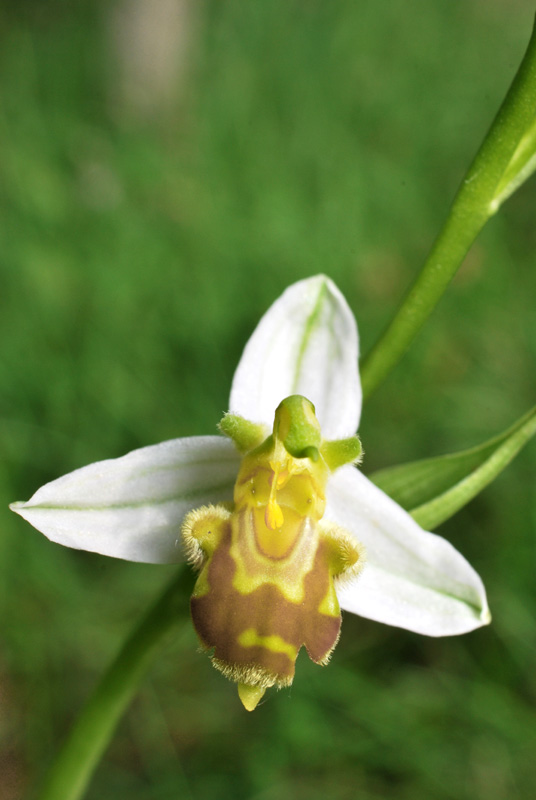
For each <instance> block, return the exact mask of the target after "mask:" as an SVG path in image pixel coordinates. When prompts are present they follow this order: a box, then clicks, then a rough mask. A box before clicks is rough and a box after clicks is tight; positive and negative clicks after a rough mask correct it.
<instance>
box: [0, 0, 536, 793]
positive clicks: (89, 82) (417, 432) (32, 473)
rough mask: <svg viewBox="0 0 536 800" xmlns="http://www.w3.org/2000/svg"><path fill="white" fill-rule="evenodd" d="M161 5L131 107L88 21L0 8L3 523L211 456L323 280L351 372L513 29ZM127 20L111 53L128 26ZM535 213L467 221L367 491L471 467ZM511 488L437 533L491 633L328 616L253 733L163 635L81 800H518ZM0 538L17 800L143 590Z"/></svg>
mask: <svg viewBox="0 0 536 800" xmlns="http://www.w3.org/2000/svg"><path fill="white" fill-rule="evenodd" d="M168 5H169V7H170V8H171V6H172V4H168ZM188 9H189V11H190V14H189V15H188V16H186V17H185V18H184V20H183V24H184V25H187V28H186V33H187V36H186V40H187V43H188V46H187V48H186V52H185V56H184V64H185V69H184V70H183V72H182V74H181V76H180V79H179V77H177V80H176V81H175V82H174V83H173V85H172V89H171V90H168V91H167V92H166V91H164V92H162V93H159V92H158V91H157V90H156V89H155V88H154V87H153V89H151V84H150V82H149V88H148V89H146V91H145V93H144V94H143V93H142V96H141V98H140V97H138V98H137V99H135V98H134V99H133V97H132V96H131V94H129V91H131V90H132V86H133V85H134V88H139V85H138V84H139V83H140V81H141V78H139V77H137V78H136V77H134V78H133V77H132V75H130V78H129V73H128V69H127V67H125V56H123V58H121V55H120V51H119V50H118V45H117V19H116V18H115V17H114V16H113V11H114V7H113V6H112V4H109V3H105V2H100V3H99V2H82V1H81V0H79V1H78V2H63V1H62V0H50V2H45V3H43V2H31V0H25V2H22V3H15V2H9V1H6V2H4V3H3V5H2V9H1V10H0V64H1V73H2V78H1V81H2V86H1V95H2V107H1V110H0V148H1V149H0V153H1V155H0V170H1V173H0V203H1V207H2V208H1V211H2V213H1V222H0V226H1V227H0V244H1V247H0V270H1V271H0V281H1V292H0V307H1V310H0V342H1V345H0V385H1V393H0V443H1V449H2V458H1V461H0V497H1V499H2V503H1V505H0V507H1V508H3V509H6V506H7V503H8V502H10V501H12V500H15V499H25V498H27V497H29V496H30V495H31V494H32V493H33V492H34V491H35V489H36V488H37V487H38V486H39V485H41V484H42V483H44V482H45V481H48V480H51V479H52V478H54V477H57V476H58V475H60V474H63V473H64V472H67V471H69V470H71V469H74V468H76V467H78V466H82V465H84V464H86V463H89V462H91V461H94V460H98V459H103V458H110V457H114V456H119V455H121V454H123V453H124V452H126V451H128V450H129V449H132V448H134V447H139V446H143V445H147V444H152V443H154V442H158V441H160V440H163V439H166V438H173V437H176V436H184V435H195V434H200V433H210V432H211V431H214V428H215V424H216V422H217V421H218V420H219V419H220V417H221V415H222V412H223V411H224V410H226V408H227V398H228V392H229V388H230V382H231V378H232V374H233V370H234V367H235V365H236V363H237V361H238V358H239V356H240V352H241V349H242V347H243V345H244V344H245V341H246V339H247V337H248V336H249V334H250V333H251V331H252V330H253V328H254V326H255V323H256V321H257V320H258V318H259V317H260V315H261V314H262V313H263V312H264V311H265V310H266V308H267V307H268V305H269V304H270V303H271V302H272V301H273V300H274V299H275V298H276V297H277V296H278V295H279V294H280V293H281V291H282V290H283V288H284V287H285V286H286V285H288V284H289V283H291V282H293V281H295V280H298V279H299V278H302V277H305V276H308V275H312V274H315V273H317V272H325V273H327V274H329V275H330V276H331V277H332V278H333V279H334V280H335V281H336V282H337V284H338V285H339V286H340V288H341V289H342V290H343V292H344V293H345V295H346V297H347V298H348V301H349V302H350V305H351V306H352V308H353V310H354V311H355V314H356V317H357V319H358V322H359V326H360V334H361V341H362V350H363V351H366V350H367V349H368V347H370V346H371V344H372V343H373V342H374V340H375V337H376V336H377V335H378V334H379V332H380V330H381V329H382V327H383V325H384V324H385V323H386V321H387V320H388V319H389V317H390V315H391V314H392V312H393V309H394V308H395V306H396V303H397V302H398V300H399V298H400V296H401V294H402V293H403V291H404V289H405V287H406V286H407V285H408V283H409V281H410V280H411V279H412V277H413V276H414V275H415V274H416V271H417V269H418V268H419V266H420V264H421V263H422V261H423V259H424V257H425V255H426V252H427V250H428V248H429V247H430V244H431V242H432V240H433V237H434V235H435V233H436V232H437V230H438V227H439V225H440V224H441V221H442V220H443V218H444V216H445V214H446V211H447V208H448V204H449V202H450V199H451V198H452V196H453V194H454V192H455V190H456V187H457V185H458V183H459V181H460V180H461V178H462V175H463V172H464V170H465V168H466V167H467V165H468V163H469V161H470V159H471V158H472V156H473V154H474V152H475V150H476V147H477V146H478V144H479V142H480V140H481V138H482V136H483V135H484V133H485V131H486V128H487V126H488V125H489V123H490V121H491V119H492V117H493V115H494V113H495V111H496V110H497V108H498V105H499V103H500V102H501V100H502V98H503V96H504V93H505V91H506V88H507V86H508V84H509V82H510V80H511V78H512V77H513V74H514V72H515V70H516V67H517V64H518V63H519V61H520V59H521V56H522V53H523V51H524V47H525V45H526V42H527V41H528V36H529V31H530V26H531V23H532V14H533V11H534V9H533V4H532V3H531V2H528V0H463V2H462V0H435V2H429V0H390V2H385V3H381V4H379V3H375V2H371V0H362V1H361V2H355V0H353V1H350V0H346V1H345V0H330V1H329V2H328V0H308V2H302V1H301V0H285V1H283V0H266V1H265V2H256V1H255V0H254V1H253V2H249V3H245V2H238V1H237V0H230V2H225V3H222V2H220V0H204V2H200V3H196V2H193V1H192V3H191V5H190V6H189V7H188V6H187V4H186V3H184V5H183V6H182V12H181V13H184V12H185V11H188ZM122 13H123V16H122V17H121V18H120V23H119V26H120V27H119V29H120V30H123V31H125V30H126V33H127V38H128V31H129V28H128V24H129V20H130V19H132V17H133V16H134V15H135V3H131V4H130V6H129V4H128V3H126V1H125V0H123V1H122ZM114 19H115V20H116V21H115V24H116V29H115V30H116V34H115V38H114V36H113V35H112V34H111V33H110V31H111V29H112V27H113V20H114ZM181 19H182V17H181ZM170 27H172V26H170ZM165 28H166V26H165V25H164V28H163V31H165ZM183 44H184V43H183ZM162 46H163V45H162ZM182 49H183V45H181V46H179V42H177V45H176V53H179V52H182ZM157 50H158V48H157ZM171 52H172V54H174V53H175V51H174V50H173V48H172V50H171ZM131 55H132V54H131ZM136 55H137V54H136V51H135V48H134V63H136V62H137V60H138V59H136ZM140 60H141V56H140ZM178 67H179V65H178V64H177V66H176V70H177V73H176V74H177V76H178V74H179V73H178ZM171 74H172V75H173V74H175V73H174V72H173V69H172V70H171ZM535 201H536V184H535V182H534V180H533V181H532V183H529V184H527V185H526V186H525V187H523V188H522V189H521V190H520V191H519V192H518V194H517V195H516V196H514V197H513V198H512V199H511V200H510V201H508V203H507V204H506V205H505V207H504V208H503V210H501V212H500V214H499V216H498V217H497V218H496V219H494V220H492V221H491V222H490V223H489V225H488V227H487V229H486V230H485V231H484V233H483V234H482V235H481V237H480V238H479V240H478V242H477V243H476V244H475V246H474V248H473V250H472V251H471V253H470V254H469V256H468V258H467V260H466V262H465V264H464V266H463V267H462V269H461V271H460V273H459V275H458V277H457V278H456V280H455V281H454V283H453V285H452V287H451V288H450V290H449V292H448V293H447V294H446V296H445V297H444V299H443V301H442V303H441V305H440V307H439V309H438V310H437V312H436V313H435V315H434V317H433V318H432V320H431V322H430V323H429V324H428V326H427V327H426V329H425V330H424V332H423V333H422V335H421V336H420V337H419V339H418V341H417V342H416V344H415V345H414V346H413V348H412V350H411V352H410V353H409V354H408V356H407V357H406V358H405V360H404V361H403V363H402V364H401V365H399V366H398V367H397V369H396V370H395V371H394V372H393V373H392V374H391V375H390V376H389V378H388V380H387V381H386V382H385V384H384V385H383V386H382V387H381V389H380V390H379V391H378V392H377V394H375V395H374V397H373V398H372V399H371V400H370V401H369V403H368V404H367V406H366V408H365V411H364V417H363V424H362V428H361V434H362V438H363V441H364V446H365V450H366V454H367V457H366V461H365V470H366V471H371V470H373V469H376V468H379V467H383V466H388V465H392V464H395V463H399V462H403V461H407V460H411V459H414V458H418V457H425V456H431V455H435V454H439V453H442V452H449V451H452V450H455V449H459V448H462V447H469V446H472V445H474V444H478V443H479V442H481V441H483V440H484V439H486V438H488V437H489V436H491V435H493V434H494V433H496V432H499V431H500V430H502V429H504V428H505V427H507V426H508V425H509V424H510V423H511V422H513V421H514V420H515V419H516V418H517V417H519V416H520V415H521V414H522V413H523V412H524V411H525V410H526V409H527V408H528V407H529V406H530V405H532V404H533V402H534V394H535V389H536V380H535V370H534V361H535V356H536V330H535V326H534V298H535V288H536V286H535V284H536V277H535V274H536V273H535V270H534V253H535V249H536V226H535V224H534V208H535ZM535 468H536V451H535V448H534V446H532V447H529V448H527V450H526V451H524V452H523V453H522V454H521V455H520V456H519V457H518V459H517V460H516V461H515V462H514V463H513V464H512V465H511V466H510V467H509V469H508V470H507V472H506V473H505V474H504V475H503V476H501V478H500V479H498V480H497V481H496V483H495V484H493V485H492V486H491V487H490V488H488V489H487V490H486V491H485V492H484V493H483V494H482V495H481V496H479V497H478V498H477V499H476V500H475V501H473V503H471V504H470V506H469V507H467V508H466V509H465V510H464V511H463V512H461V513H460V514H458V515H457V516H456V517H455V518H454V519H453V520H451V521H449V522H448V523H447V524H445V525H443V526H442V528H441V530H440V532H441V533H442V534H443V535H445V536H446V537H447V538H449V539H450V540H451V541H452V542H453V543H454V544H455V545H456V546H457V547H458V548H459V549H460V550H461V551H462V552H463V553H464V554H465V555H466V556H467V557H468V558H469V559H470V560H471V562H472V563H473V564H474V565H475V567H476V568H477V570H478V571H479V572H480V574H481V575H482V576H483V579H484V581H485V583H486V586H487V588H488V593H489V600H490V606H491V608H492V612H493V614H494V622H493V624H492V625H491V626H490V627H488V628H486V629H485V630H479V631H477V632H475V633H472V634H469V635H467V636H465V637H460V638H458V639H444V640H441V639H440V640H433V639H426V638H423V637H419V636H417V635H414V634H412V633H408V632H405V631H399V630H394V629H390V628H387V627H384V626H382V625H379V624H375V623H371V622H369V621H367V620H362V619H358V618H355V617H351V616H350V615H347V616H346V617H345V620H344V626H343V636H342V639H341V642H340V644H339V646H338V648H337V650H336V653H335V655H334V658H333V661H332V664H331V665H330V666H329V668H326V669H320V668H318V667H316V666H314V665H312V664H310V663H308V662H307V659H306V658H305V657H304V656H302V657H300V659H299V662H298V675H297V678H296V681H295V684H294V686H293V687H292V689H291V690H288V691H287V690H285V691H283V692H280V693H279V694H277V695H276V694H275V693H272V695H271V696H270V697H269V699H268V700H267V701H266V702H265V703H264V704H263V705H262V706H261V707H260V708H259V709H258V710H257V711H256V712H255V713H254V714H251V715H250V714H246V713H245V712H244V711H243V709H242V707H241V706H240V704H239V702H238V700H237V698H236V694H235V690H234V688H233V687H232V686H231V685H230V684H228V683H227V682H226V681H225V680H224V679H223V678H222V677H221V676H220V675H219V674H217V673H216V672H215V671H214V670H213V669H212V668H211V666H210V663H209V661H208V659H207V658H206V657H205V656H203V655H201V654H199V653H197V651H196V642H195V637H194V634H193V632H192V631H191V629H190V626H189V623H188V620H187V618H186V617H185V619H183V620H178V621H177V631H176V633H175V634H174V635H173V636H172V637H170V640H169V641H168V642H167V644H166V646H165V647H164V648H163V650H162V655H161V658H160V659H159V660H158V661H157V662H156V663H155V665H154V668H153V670H152V672H151V674H150V676H149V678H148V679H147V680H146V681H145V683H144V684H143V687H142V689H141V691H140V693H139V695H138V696H137V698H136V700H135V702H134V703H133V705H132V707H131V709H130V710H129V712H128V713H127V715H126V717H125V719H124V720H123V722H122V723H121V725H120V728H119V730H118V733H117V735H116V737H115V739H114V741H113V743H112V745H111V747H110V749H109V751H108V752H107V755H106V758H105V760H104V761H103V763H102V764H101V766H100V768H99V770H98V772H97V774H96V776H95V779H94V781H93V783H92V785H91V788H90V791H89V793H88V795H87V796H88V798H89V800H92V799H93V800H97V798H99V800H112V799H114V798H117V797H128V798H131V799H132V800H171V798H173V799H174V800H175V798H179V797H180V798H186V800H212V799H213V798H226V797H233V798H238V800H241V799H242V798H248V799H249V800H272V798H273V799H274V800H275V798H277V800H300V799H301V798H307V799H308V800H314V799H315V798H324V797H330V798H334V800H346V798H355V797H359V798H360V800H369V798H370V799H372V798H374V799H376V798H378V799H379V798H382V799H383V798H386V799H387V798H389V799H391V798H393V800H394V799H395V798H396V800H405V799H406V798H408V800H409V798H411V800H421V798H422V800H448V799H450V798H452V800H454V799H455V800H464V799H465V798H471V800H476V798H485V800H500V799H501V798H527V799H528V798H530V797H532V796H533V790H534V785H536V762H535V760H534V752H535V747H536V713H535V701H536V671H535V669H534V662H535V656H536V622H535V614H534V612H535V607H536V598H535V582H534V568H535V562H536V557H535V556H536V554H535V537H534V533H535V526H536V508H535V503H534V474H535ZM0 520H1V524H0V606H1V616H0V618H1V620H2V626H1V633H0V774H1V776H2V779H1V781H0V797H1V798H2V800H14V799H15V798H18V797H20V796H22V795H23V794H24V793H25V792H29V796H31V794H32V792H33V789H34V787H35V786H36V782H37V781H38V780H39V778H40V776H41V775H42V774H43V772H44V771H45V769H46V767H47V765H48V764H49V763H50V761H51V759H52V758H53V756H54V753H55V752H56V751H57V748H58V745H59V743H60V742H61V740H62V738H63V737H64V735H65V733H66V731H67V730H68V729H69V726H70V724H71V722H72V721H73V719H74V718H75V717H76V714H77V711H78V710H79V709H80V707H81V705H82V704H83V702H84V700H85V699H86V698H87V696H88V694H89V693H90V691H91V688H92V687H93V686H94V684H95V682H96V681H97V679H98V676H99V675H100V674H101V672H102V670H103V669H104V667H105V666H106V665H107V664H108V663H109V661H110V659H111V658H112V657H113V655H114V653H115V652H116V650H117V648H118V647H119V645H120V643H121V641H122V640H123V639H124V637H125V635H126V633H127V632H128V630H129V629H130V627H131V626H132V624H133V623H134V622H135V621H136V620H137V619H138V617H139V616H140V614H141V613H142V611H143V609H144V608H145V607H146V606H147V604H148V603H149V602H150V601H151V600H152V598H153V597H154V596H155V594H156V593H157V592H158V591H159V588H160V587H161V586H162V585H163V584H164V583H165V582H166V580H167V579H168V576H169V574H170V570H169V569H168V568H166V567H154V566H148V565H141V564H129V563H126V562H121V561H113V560H111V559H106V558H104V557H100V556H97V555H93V554H87V553H82V552H77V551H71V550H67V549H62V548H61V547H58V546H56V545H53V544H51V543H49V542H48V541H47V540H46V539H45V538H44V537H42V536H40V535H39V534H37V533H36V532H35V531H34V530H33V529H31V528H30V527H29V526H28V525H27V524H26V523H24V522H23V521H22V520H21V519H19V518H16V517H15V516H14V515H11V514H10V513H9V512H8V511H1V512H0ZM58 800H61V798H58Z"/></svg>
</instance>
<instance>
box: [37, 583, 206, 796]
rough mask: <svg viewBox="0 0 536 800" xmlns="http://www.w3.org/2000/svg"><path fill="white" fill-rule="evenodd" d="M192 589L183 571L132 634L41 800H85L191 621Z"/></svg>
mask: <svg viewBox="0 0 536 800" xmlns="http://www.w3.org/2000/svg"><path fill="white" fill-rule="evenodd" d="M190 588H191V579H190V576H189V574H188V571H187V570H184V569H180V570H179V572H178V573H177V574H176V575H175V576H174V577H173V579H172V581H171V582H170V583H169V584H168V585H167V586H166V588H165V590H164V592H163V593H162V594H161V595H160V597H159V598H158V599H157V601H156V602H155V603H154V605H153V606H152V607H151V608H150V609H149V611H148V612H147V613H146V614H145V616H144V617H142V619H141V621H140V622H139V623H138V625H137V626H136V628H135V629H134V630H133V631H132V633H131V635H130V636H129V638H128V639H127V640H126V642H125V644H124V645H123V647H122V648H121V650H120V652H119V654H118V656H117V658H116V659H115V660H114V661H113V662H112V664H111V665H110V667H109V668H108V670H107V671H106V673H105V674H104V676H103V678H102V680H101V682H100V683H99V685H98V686H97V688H96V690H95V692H94V694H93V696H92V697H91V698H90V700H89V701H88V703H87V705H86V706H85V708H84V709H83V710H82V712H81V713H80V716H79V717H78V719H77V721H76V723H75V725H74V727H73V729H72V731H71V733H70V734H69V737H68V739H67V741H66V742H65V744H64V746H63V749H62V750H61V751H60V753H59V755H58V757H57V759H56V761H55V763H54V764H53V766H52V768H51V770H50V772H49V773H48V775H47V776H46V778H45V782H44V785H43V787H42V790H41V794H40V795H39V800H59V798H61V800H79V798H80V797H82V796H83V794H84V792H85V790H86V788H87V785H88V783H89V781H90V779H91V776H92V775H93V772H94V770H95V768H96V766H97V764H98V763H99V761H100V759H101V757H102V755H103V753H104V751H105V750H106V748H107V746H108V743H109V741H110V739H111V737H112V734H113V733H114V731H115V728H116V726H117V723H118V722H119V720H120V719H121V716H122V715H123V713H124V711H125V709H126V708H127V706H128V704H129V703H130V701H131V699H132V697H133V695H134V694H135V692H136V690H137V688H138V685H139V683H140V681H141V680H142V678H143V677H144V675H145V673H146V671H147V669H148V668H149V666H150V664H151V663H152V661H153V658H154V656H155V655H156V652H157V650H158V648H159V647H160V645H161V642H162V640H163V638H164V636H165V635H166V634H167V633H168V632H169V630H170V629H171V628H172V626H173V625H174V624H175V623H176V622H177V620H180V619H181V618H182V617H184V616H185V612H186V610H187V608H188V601H187V597H188V593H189V590H190Z"/></svg>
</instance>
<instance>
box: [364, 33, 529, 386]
mask: <svg viewBox="0 0 536 800" xmlns="http://www.w3.org/2000/svg"><path fill="white" fill-rule="evenodd" d="M535 115H536V27H534V28H533V31H532V36H531V39H530V42H529V45H528V48H527V52H526V53H525V56H524V58H523V61H522V62H521V65H520V67H519V69H518V71H517V74H516V76H515V78H514V80H513V82H512V85H511V86H510V89H509V90H508V93H507V95H506V97H505V99H504V101H503V104H502V106H501V107H500V109H499V112H498V114H497V116H496V117H495V119H494V121H493V123H492V125H491V128H490V130H489V131H488V134H487V136H486V138H485V139H484V141H483V143H482V145H481V147H480V149H479V151H478V153H477V154H476V156H475V159H474V161H473V163H472V164H471V166H470V167H469V170H468V172H467V174H466V176H465V178H464V179H463V181H462V184H461V186H460V188H459V190H458V193H457V194H456V197H455V198H454V202H453V204H452V207H451V210H450V213H449V216H448V217H447V220H446V222H445V224H444V226H443V228H442V230H441V231H440V233H439V236H438V237H437V239H436V240H435V242H434V244H433V246H432V250H431V252H430V254H429V256H428V258H427V260H426V262H425V264H424V266H423V268H422V270H421V272H420V274H419V275H418V277H417V279H416V281H415V283H414V284H413V286H412V287H411V289H410V290H409V292H408V294H407V295H406V297H405V298H404V300H403V301H402V304H401V305H400V307H399V309H398V311H397V312H396V314H395V316H394V318H393V319H392V321H391V322H390V324H389V325H388V327H387V328H386V330H385V331H384V333H383V334H382V336H381V337H380V339H379V340H378V342H377V343H376V345H375V346H374V347H373V348H372V350H371V351H370V352H369V354H368V355H367V356H366V358H365V359H364V361H363V363H362V366H361V379H362V383H363V394H364V397H368V396H369V395H370V394H371V393H372V392H373V391H374V389H376V388H377V386H378V385H379V384H380V383H381V381H382V380H383V379H384V378H385V377H386V375H387V374H388V372H389V371H390V370H391V369H392V368H393V367H394V366H395V364H397V362H398V361H399V360H400V359H401V358H402V356H403V354H404V353H405V351H406V350H407V348H408V347H409V345H410V343H411V342H412V340H413V339H414V337H415V336H416V335H417V333H418V332H419V330H420V329H421V327H422V326H423V325H424V323H425V322H426V320H427V318H428V317H429V315H430V314H431V313H432V311H433V309H434V308H435V306H436V305H437V303H438V301H439V299H440V298H441V295H442V294H443V292H444V291H445V289H446V288H447V286H448V284H449V283H450V281H451V280H452V278H453V277H454V275H455V273H456V271H457V270H458V268H459V267H460V265H461V263H462V261H463V259H464V258H465V256H466V254H467V252H468V250H469V248H470V247H471V245H472V244H473V242H474V240H475V239H476V237H477V235H478V234H479V233H480V231H481V230H482V228H483V227H484V225H485V224H486V222H487V220H488V219H489V218H490V217H491V216H492V215H493V214H494V213H495V212H496V211H497V209H498V208H499V206H500V203H501V201H502V199H505V198H506V196H508V193H507V192H505V191H504V188H503V185H502V179H503V177H504V176H505V173H506V171H507V169H508V168H509V167H510V170H511V169H512V167H515V163H516V161H517V159H515V160H514V161H513V157H514V154H515V153H516V150H517V148H518V145H519V144H520V142H521V140H522V139H523V136H524V135H525V133H526V132H527V130H528V129H529V128H530V126H531V124H532V123H533V122H534V119H535ZM526 160H527V159H526V158H524V160H523V161H522V163H520V167H519V169H520V170H521V169H522V167H523V166H524V164H525V163H526ZM528 174H530V173H528ZM527 176H528V175H527ZM516 178H517V175H513V176H512V175H509V185H510V186H511V187H514V188H517V186H518V185H520V183H516ZM498 189H499V190H500V191H499V192H498V191H497V190H498ZM510 193H511V192H510Z"/></svg>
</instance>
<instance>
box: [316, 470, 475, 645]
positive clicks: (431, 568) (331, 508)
mask: <svg viewBox="0 0 536 800" xmlns="http://www.w3.org/2000/svg"><path fill="white" fill-rule="evenodd" d="M327 501H328V502H327V508H326V514H325V519H326V521H328V520H333V521H334V522H336V523H338V524H339V525H342V526H344V527H345V528H346V529H347V530H348V531H350V532H351V533H352V534H353V535H354V536H355V537H356V538H357V539H358V540H359V541H360V542H362V543H363V544H364V545H365V547H366V550H367V563H366V566H365V568H364V570H363V572H362V574H361V575H360V576H359V578H357V579H356V580H355V581H352V582H350V583H348V584H345V585H343V586H341V588H340V591H339V592H338V596H339V601H340V604H341V608H343V609H345V610H346V611H351V612H353V613H354V614H359V615H360V616H362V617H368V618H369V619H374V620H377V621H378V622H384V623H386V624H388V625H395V626H397V627H400V628H406V629H407V630H410V631H415V632H416V633H422V634H426V635H428V636H451V635H454V634H459V633H466V632H468V631H471V630H473V629H474V628H478V627H480V626H481V625H485V624H487V623H488V622H489V621H490V619H491V617H490V613H489V609H488V604H487V600H486V593H485V590H484V586H483V584H482V581H481V579H480V577H479V576H478V575H477V573H476V572H475V570H474V569H473V568H472V567H471V565H470V564H469V563H468V562H467V561H466V560H465V558H464V557H463V556H462V555H461V554H460V553H459V552H458V551H457V550H456V549H455V548H454V547H453V546H452V545H451V544H449V542H447V541H446V540H445V539H443V538H442V537H441V536H436V535H435V534H433V533H427V532H426V531H424V530H422V528H420V527H419V525H417V523H416V522H415V520H413V518H412V517H411V516H410V515H409V514H408V513H407V512H406V511H404V509H403V508H401V507H400V506H399V505H398V504H397V503H395V502H394V501H393V500H391V498H390V497H388V496H387V495H386V494H385V493H384V492H382V491H381V490H380V489H378V488H377V486H375V485H374V484H373V483H371V481H369V480H368V478H366V477H365V476H364V475H363V474H362V473H360V472H359V471H358V470H357V469H355V468H354V467H352V466H347V467H342V468H341V469H340V470H339V471H338V472H336V473H335V475H334V476H333V477H332V478H331V480H330V482H329V485H328V496H327Z"/></svg>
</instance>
